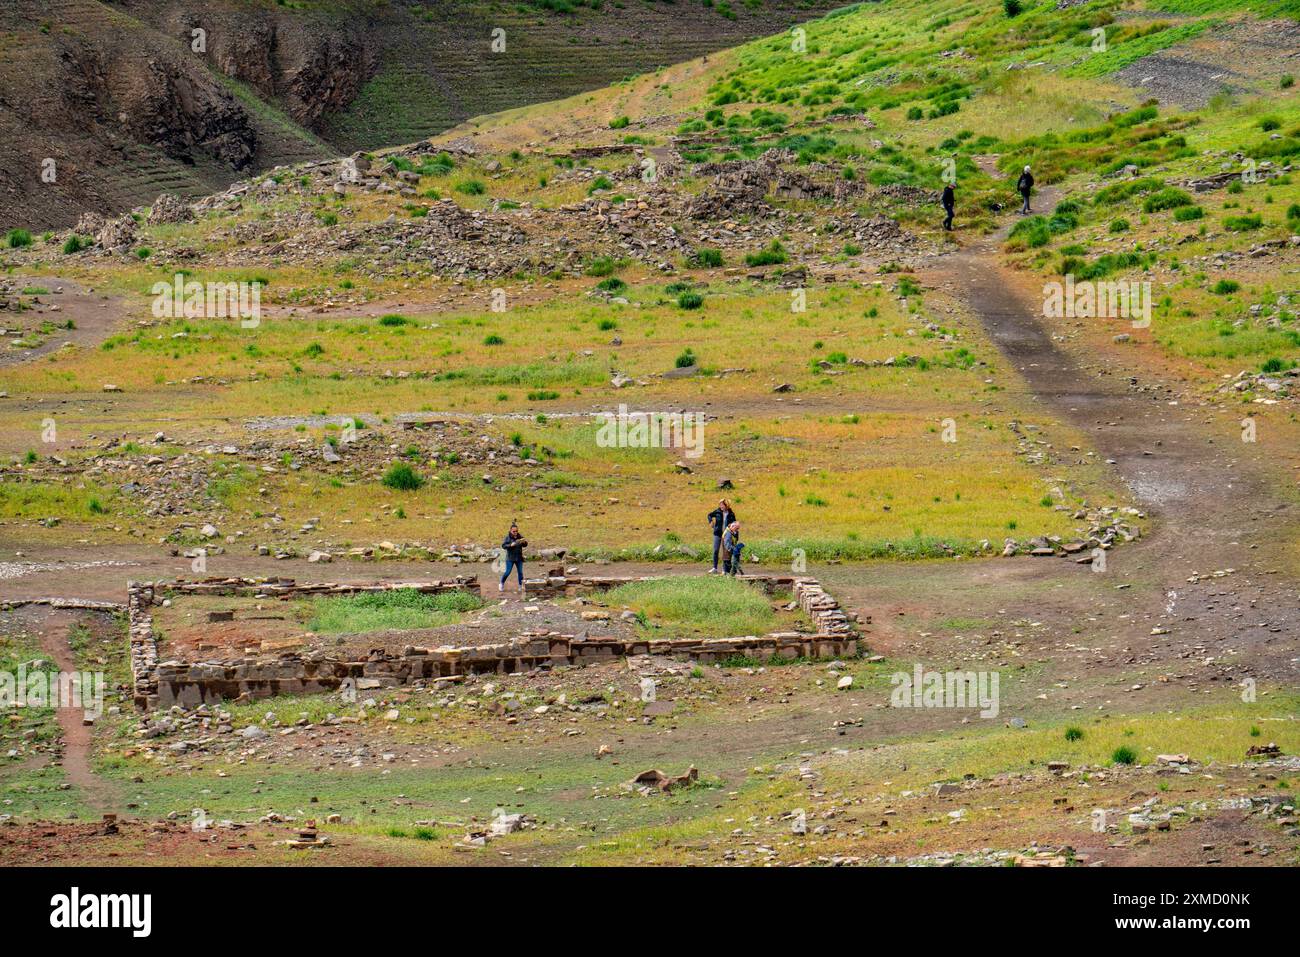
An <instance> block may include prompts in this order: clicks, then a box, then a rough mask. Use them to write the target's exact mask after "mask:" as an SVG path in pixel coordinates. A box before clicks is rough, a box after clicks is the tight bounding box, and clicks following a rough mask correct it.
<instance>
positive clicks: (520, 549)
mask: <svg viewBox="0 0 1300 957" xmlns="http://www.w3.org/2000/svg"><path fill="white" fill-rule="evenodd" d="M527 545H528V541H527V539H525V538H524V537H523V536H522V535H520V534H519V526H518V525H517V524H515V523H514V522H511V523H510V531H509V532H507V533H506V537H505V539H504V540H503V541H502V542H501V550H502V551H503V552H504V553H505V556H506V570H505V571H504V572H502V573H501V580H500V581H499V582H497V591H505V588H506V579H507V578H509V577H510V570H511V569H512V568H513V569H514V570H515V574H516V576H517V577H518V579H519V596H520V597H521V598H522V597H523V594H524V548H525V547H526V546H527Z"/></svg>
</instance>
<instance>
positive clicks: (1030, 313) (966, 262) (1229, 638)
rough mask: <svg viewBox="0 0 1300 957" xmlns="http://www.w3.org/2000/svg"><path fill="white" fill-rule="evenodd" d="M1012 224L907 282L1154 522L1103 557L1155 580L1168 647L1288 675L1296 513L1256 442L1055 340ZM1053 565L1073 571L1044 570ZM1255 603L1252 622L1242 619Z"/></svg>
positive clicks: (1297, 631) (1228, 421)
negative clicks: (1219, 649)
mask: <svg viewBox="0 0 1300 957" xmlns="http://www.w3.org/2000/svg"><path fill="white" fill-rule="evenodd" d="M1057 199H1058V195H1057V192H1056V191H1055V190H1054V189H1045V190H1043V191H1041V192H1040V193H1039V194H1038V195H1037V196H1035V198H1034V206H1035V209H1036V211H1038V212H1048V211H1050V210H1051V209H1052V208H1053V207H1054V206H1055V204H1056V201H1057ZM1014 222H1015V218H1013V219H1012V220H1011V221H1010V222H1009V223H1007V224H1006V225H1004V226H1003V227H1002V229H1000V230H999V231H997V232H996V233H994V234H992V235H990V236H987V237H982V238H980V239H977V240H975V241H974V242H971V243H969V244H967V245H965V246H963V247H962V248H961V250H960V251H959V252H956V253H953V254H948V255H946V256H943V257H941V258H936V259H934V260H932V261H930V262H928V263H926V264H924V266H923V268H922V269H921V270H919V271H918V275H919V277H920V278H921V279H922V281H923V282H925V283H926V284H927V285H930V286H933V287H936V288H939V289H942V290H944V291H945V292H947V293H949V294H951V295H953V296H954V297H956V298H957V299H959V300H960V301H962V302H964V303H965V304H966V305H967V306H968V307H969V308H970V310H971V311H972V312H973V313H974V314H975V315H976V317H977V318H978V319H979V320H980V322H981V323H982V325H983V326H984V328H985V330H986V331H987V333H988V335H989V336H990V338H991V339H992V340H993V342H994V344H995V345H996V346H997V347H998V349H999V350H1000V351H1001V352H1002V354H1003V355H1004V356H1005V358H1006V359H1007V360H1008V361H1010V362H1012V363H1013V364H1014V365H1015V368H1016V370H1017V372H1019V374H1020V376H1021V377H1022V378H1023V380H1024V382H1025V385H1026V387H1027V390H1028V392H1029V393H1030V394H1031V395H1032V397H1033V398H1034V399H1035V400H1036V401H1038V402H1041V403H1042V404H1043V405H1044V406H1045V407H1046V409H1047V411H1048V412H1049V413H1050V414H1051V415H1053V416H1054V417H1056V418H1059V419H1062V420H1065V421H1067V422H1069V423H1071V424H1072V425H1074V426H1075V427H1077V428H1078V429H1080V430H1081V431H1083V432H1084V433H1086V434H1087V435H1089V436H1090V437H1091V441H1092V443H1093V445H1094V446H1095V447H1096V449H1097V450H1098V452H1099V453H1100V454H1101V455H1102V456H1104V458H1105V461H1106V462H1107V463H1108V464H1110V465H1111V466H1112V467H1113V468H1114V469H1115V470H1116V473H1117V474H1118V476H1119V477H1120V478H1121V479H1122V480H1123V481H1124V482H1125V483H1126V484H1127V485H1128V486H1129V488H1130V489H1131V490H1132V491H1133V494H1134V496H1135V497H1136V499H1137V500H1138V501H1139V502H1140V503H1141V504H1142V506H1143V507H1144V508H1145V509H1147V511H1148V514H1149V515H1150V516H1151V517H1152V518H1153V519H1154V520H1155V527H1154V529H1153V531H1152V533H1151V535H1150V536H1149V539H1150V540H1148V541H1146V542H1145V543H1143V544H1142V545H1140V546H1137V547H1133V546H1126V547H1124V548H1121V549H1119V550H1118V551H1117V552H1116V553H1115V555H1114V560H1113V562H1112V565H1113V566H1115V568H1116V570H1118V571H1122V572H1124V573H1126V574H1128V575H1130V576H1131V577H1140V578H1144V579H1146V580H1148V581H1152V582H1154V583H1158V586H1159V590H1160V593H1159V595H1156V596H1152V597H1156V598H1158V599H1159V600H1160V603H1161V604H1163V605H1164V608H1163V610H1162V611H1163V615H1162V617H1163V618H1164V619H1165V620H1166V621H1167V622H1180V623H1184V624H1187V625H1188V627H1187V628H1186V632H1187V638H1186V642H1187V644H1186V645H1185V647H1184V648H1183V649H1182V650H1180V651H1179V652H1178V654H1180V655H1181V656H1184V657H1185V656H1186V654H1187V651H1188V650H1189V649H1191V648H1193V647H1196V646H1197V643H1200V644H1201V645H1204V644H1208V643H1213V642H1231V643H1233V644H1234V645H1235V644H1236V643H1237V642H1240V648H1238V649H1237V650H1240V651H1244V652H1246V657H1245V658H1244V659H1243V664H1244V665H1247V666H1249V665H1250V664H1252V661H1251V658H1253V657H1254V656H1255V655H1256V654H1258V655H1260V656H1261V657H1260V658H1259V659H1257V660H1256V661H1255V662H1253V663H1254V664H1258V665H1259V666H1261V668H1262V670H1264V671H1265V672H1271V673H1273V674H1274V675H1275V676H1278V677H1281V676H1282V675H1283V674H1286V675H1289V676H1290V677H1291V678H1292V679H1294V677H1295V674H1296V666H1295V664H1294V658H1293V655H1294V645H1293V644H1291V642H1294V639H1295V637H1296V636H1297V635H1300V608H1298V607H1297V605H1298V603H1297V602H1296V600H1295V596H1296V592H1297V582H1296V581H1295V580H1294V578H1292V577H1290V576H1289V575H1288V574H1287V572H1286V571H1285V566H1286V563H1287V561H1286V556H1285V552H1284V549H1285V542H1286V540H1287V535H1285V534H1283V532H1284V530H1285V529H1286V528H1287V527H1291V528H1294V527H1295V526H1296V525H1297V524H1300V509H1298V508H1297V506H1296V505H1295V503H1294V501H1293V497H1292V496H1290V495H1288V494H1287V493H1286V492H1285V491H1284V485H1283V478H1282V476H1281V475H1279V474H1276V473H1274V472H1273V471H1272V470H1271V469H1270V466H1269V462H1268V452H1267V449H1265V448H1261V447H1259V446H1258V445H1248V444H1245V443H1243V442H1241V440H1240V429H1239V425H1238V423H1237V421H1236V419H1237V416H1230V415H1224V414H1222V413H1218V412H1207V411H1206V410H1205V409H1204V408H1201V407H1199V406H1197V405H1195V404H1193V403H1188V402H1186V401H1179V400H1165V401H1154V400H1153V399H1152V397H1151V396H1150V395H1149V394H1145V393H1142V392H1139V391H1136V390H1134V389H1130V388H1129V385H1130V381H1131V377H1132V378H1136V377H1137V376H1139V375H1145V373H1146V370H1145V369H1143V368H1141V367H1140V366H1137V367H1135V368H1134V369H1129V370H1125V369H1120V368H1116V367H1114V366H1113V365H1108V364H1107V362H1105V361H1102V360H1099V359H1097V357H1093V356H1088V355H1087V354H1086V352H1085V353H1083V354H1082V355H1080V354H1079V353H1077V352H1070V351H1067V349H1066V348H1065V347H1063V346H1061V345H1060V344H1058V341H1057V340H1056V339H1054V338H1053V334H1052V329H1051V328H1050V326H1049V324H1048V322H1049V320H1045V319H1044V318H1043V315H1042V302H1043V298H1042V296H1043V293H1042V279H1041V278H1039V277H1037V276H1033V275H1030V274H1026V273H1022V272H1019V271H1017V270H1014V269H1011V268H1009V267H1008V266H1006V265H1005V264H1004V263H1003V262H1002V261H1001V254H1000V247H1001V244H1002V242H1003V240H1005V238H1006V236H1007V233H1008V232H1009V231H1010V229H1011V226H1012V224H1013V223H1014ZM1090 360H1096V361H1090ZM1183 398H1184V399H1185V398H1186V397H1183ZM1225 569H1233V570H1234V574H1233V575H1232V576H1231V577H1230V578H1229V579H1225V580H1224V582H1225V584H1224V585H1223V587H1222V588H1206V587H1205V586H1204V585H1203V584H1201V585H1199V586H1197V587H1191V586H1189V584H1188V581H1189V578H1192V577H1199V576H1205V575H1208V574H1210V573H1213V572H1214V571H1216V570H1225ZM1067 571H1074V569H1069V570H1065V569H1059V570H1054V571H1053V572H1051V573H1050V574H1051V576H1052V577H1063V575H1064V574H1065V573H1066V572H1067ZM1137 597H1138V596H1137V595H1136V594H1135V595H1134V596H1133V598H1134V599H1136V598H1137ZM1256 608H1259V609H1261V612H1260V613H1259V614H1258V615H1255V616H1254V617H1255V619H1256V620H1254V621H1252V620H1250V619H1249V618H1248V617H1246V616H1244V615H1243V614H1242V611H1243V609H1256ZM1265 609H1266V610H1265ZM1133 637H1134V638H1136V637H1137V636H1136V635H1134V636H1133ZM1288 638H1289V639H1290V640H1289V641H1288V640H1287V639H1288ZM1142 640H1143V642H1144V643H1145V644H1152V643H1153V641H1152V639H1151V638H1145V639H1142ZM1288 649H1289V654H1290V655H1291V656H1292V658H1291V659H1290V660H1291V662H1292V663H1291V664H1289V665H1288V664H1287V661H1288V657H1287V655H1288ZM1234 653H1236V652H1235V651H1234Z"/></svg>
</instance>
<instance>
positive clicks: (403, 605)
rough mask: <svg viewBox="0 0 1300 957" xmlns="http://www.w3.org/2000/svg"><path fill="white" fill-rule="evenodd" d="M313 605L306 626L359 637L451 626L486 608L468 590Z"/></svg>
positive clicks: (404, 591)
mask: <svg viewBox="0 0 1300 957" xmlns="http://www.w3.org/2000/svg"><path fill="white" fill-rule="evenodd" d="M312 604H313V612H314V613H313V615H312V619H311V621H310V622H309V623H308V625H307V627H308V628H309V629H310V630H311V631H314V632H318V633H322V634H339V633H342V634H358V633H360V632H366V631H386V630H388V629H394V628H401V629H407V628H437V627H439V626H441V625H447V624H451V623H452V622H453V621H455V620H456V619H457V618H458V617H459V616H460V615H461V614H463V613H465V612H468V611H474V610H475V609H477V608H482V607H483V600H482V599H481V598H479V597H478V596H477V595H475V594H472V593H471V592H467V591H447V592H438V593H437V594H427V593H425V592H421V591H416V590H415V589H414V588H396V589H393V590H392V591H380V592H365V593H363V594H360V595H343V596H340V597H337V598H321V599H319V600H317V601H315V602H313V603H312Z"/></svg>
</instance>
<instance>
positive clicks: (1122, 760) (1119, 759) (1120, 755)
mask: <svg viewBox="0 0 1300 957" xmlns="http://www.w3.org/2000/svg"><path fill="white" fill-rule="evenodd" d="M1137 757H1138V756H1137V752H1136V751H1134V750H1133V749H1132V748H1130V747H1127V746H1125V745H1120V746H1119V747H1118V748H1116V749H1115V750H1114V751H1112V752H1111V753H1110V759H1111V761H1112V762H1114V763H1115V764H1134V763H1136V762H1137Z"/></svg>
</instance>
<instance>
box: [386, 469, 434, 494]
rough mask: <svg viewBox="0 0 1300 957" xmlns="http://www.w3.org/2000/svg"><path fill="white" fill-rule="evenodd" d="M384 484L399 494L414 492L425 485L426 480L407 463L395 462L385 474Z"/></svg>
mask: <svg viewBox="0 0 1300 957" xmlns="http://www.w3.org/2000/svg"><path fill="white" fill-rule="evenodd" d="M383 483H384V484H385V485H386V486H388V487H389V488H392V489H397V490H398V491H399V492H414V491H415V490H416V489H418V488H420V487H421V486H422V485H424V478H423V476H421V475H420V473H419V472H417V471H415V469H413V468H411V466H410V465H408V464H407V463H405V462H394V463H393V464H392V465H390V466H388V471H387V472H385V473H384V478H383Z"/></svg>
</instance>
